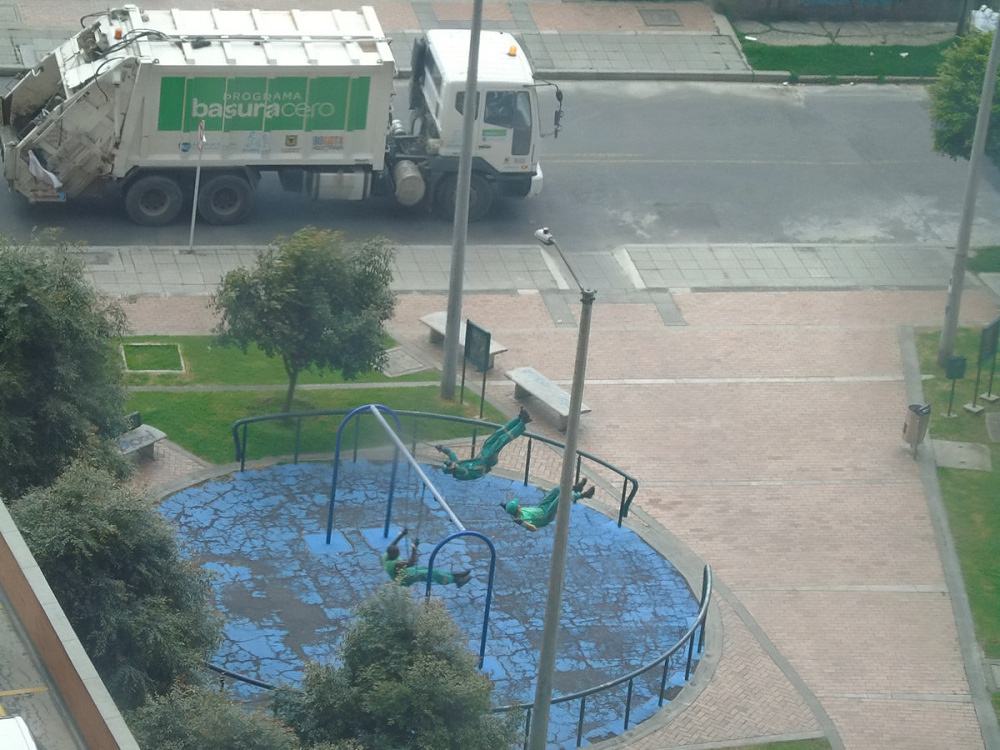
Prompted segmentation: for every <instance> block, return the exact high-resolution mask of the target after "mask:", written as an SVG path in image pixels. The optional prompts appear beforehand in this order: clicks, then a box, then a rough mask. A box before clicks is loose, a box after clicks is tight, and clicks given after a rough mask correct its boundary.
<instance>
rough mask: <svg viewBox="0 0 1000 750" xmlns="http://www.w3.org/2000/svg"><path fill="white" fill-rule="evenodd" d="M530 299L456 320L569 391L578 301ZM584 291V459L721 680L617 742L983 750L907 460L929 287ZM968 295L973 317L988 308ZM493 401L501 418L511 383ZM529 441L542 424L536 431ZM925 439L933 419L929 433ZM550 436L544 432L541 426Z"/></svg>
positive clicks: (407, 323)
mask: <svg viewBox="0 0 1000 750" xmlns="http://www.w3.org/2000/svg"><path fill="white" fill-rule="evenodd" d="M556 293H557V294H562V295H563V298H564V309H563V311H562V313H560V315H561V316H562V317H557V316H556V314H554V312H553V307H552V304H551V303H550V302H548V301H547V300H546V296H547V293H546V292H544V291H542V292H541V293H539V290H537V289H530V290H529V289H524V290H521V291H520V292H515V291H506V292H503V293H472V294H470V295H468V296H467V298H466V306H465V314H467V315H468V316H470V317H472V318H473V319H475V320H477V321H479V322H481V323H482V324H484V325H487V326H488V327H490V328H491V329H492V331H493V333H494V335H496V336H497V337H498V338H500V339H501V340H503V341H504V342H505V344H506V345H507V346H509V347H510V351H509V352H507V353H506V354H504V355H502V357H501V358H500V360H499V361H498V366H499V367H501V368H511V367H516V366H522V365H531V366H535V367H538V368H540V369H541V370H543V371H544V372H545V374H546V375H548V376H550V377H552V378H554V379H556V380H559V381H562V382H567V381H568V380H569V378H570V375H571V367H572V361H573V350H574V346H575V338H576V330H575V327H574V319H575V312H576V309H577V307H576V304H575V303H574V302H573V301H572V300H571V299H569V298H567V297H566V296H565V294H564V293H558V292H556ZM669 296H670V299H671V303H672V304H673V306H674V308H675V309H676V312H677V316H678V319H677V320H675V321H674V322H673V324H670V323H669V322H668V321H667V320H666V319H665V318H664V317H663V314H662V310H660V309H658V307H657V305H656V304H655V303H654V301H652V300H651V299H649V298H648V297H644V296H643V293H642V292H635V293H634V294H633V295H631V296H630V295H619V296H618V297H617V298H616V296H615V295H614V294H608V295H599V297H598V303H597V307H596V310H595V318H594V329H593V334H592V340H591V355H590V363H589V368H588V385H587V394H586V400H587V403H588V404H589V405H590V406H591V407H592V408H593V412H592V413H591V414H589V415H587V417H585V418H584V421H583V431H582V436H581V439H582V443H583V446H584V447H585V448H586V449H588V450H592V451H595V452H597V453H599V454H600V455H602V456H603V457H605V458H607V459H608V460H610V461H612V462H614V463H617V464H619V465H621V466H622V467H623V468H625V469H626V470H628V471H631V472H633V473H635V474H636V475H637V476H639V477H640V480H641V483H642V488H641V491H640V495H639V498H638V500H637V503H636V513H635V517H634V519H633V522H634V523H639V524H648V528H650V529H653V530H654V531H655V532H656V533H662V534H665V535H668V536H671V537H672V538H673V540H674V541H675V543H677V544H678V545H680V546H682V547H683V546H686V547H688V548H690V550H692V551H693V553H694V554H696V555H697V556H698V557H700V558H701V559H703V560H705V561H707V562H709V563H711V564H712V566H713V567H714V569H715V571H716V574H717V576H718V579H717V580H718V583H719V591H720V619H721V631H722V635H721V638H720V639H717V640H716V641H715V642H713V643H711V644H710V649H713V650H714V651H715V652H716V653H715V654H714V656H717V657H718V665H717V668H716V669H715V671H714V673H713V674H711V675H710V676H708V677H705V676H699V678H698V680H699V682H698V684H696V690H695V691H692V695H693V697H688V698H682V700H681V701H678V702H677V703H675V705H674V706H673V707H672V708H671V709H670V711H669V712H668V714H667V716H668V717H669V718H670V721H669V722H665V721H664V720H663V719H659V718H654V719H653V720H651V721H649V722H646V723H644V724H642V725H640V726H639V727H638V728H637V729H635V730H633V732H631V733H630V734H629V735H628V736H627V737H625V738H623V739H621V740H618V741H616V742H615V743H614V744H615V746H618V747H628V748H634V749H638V750H652V749H654V748H655V749H659V748H667V747H691V748H693V747H703V746H719V745H713V744H712V743H722V744H739V743H748V742H755V741H760V740H762V739H764V738H793V737H809V736H818V735H826V736H827V737H829V738H830V739H831V741H832V742H833V745H834V747H835V748H840V747H845V748H852V749H853V748H859V749H860V748H865V749H872V750H893V749H895V748H899V749H900V750H904V749H905V750H921V749H926V750H938V749H939V748H948V750H965V749H966V748H968V749H969V750H972V749H976V750H978V749H980V748H983V747H984V742H983V739H982V735H981V733H980V728H979V724H978V722H977V718H976V706H975V705H974V700H973V698H974V696H973V693H972V691H971V689H970V685H969V682H968V680H967V677H966V672H965V669H964V667H963V660H962V655H961V651H960V644H959V635H958V633H959V629H958V628H957V627H956V621H955V617H954V615H953V612H952V605H951V602H950V598H949V588H948V585H947V575H946V569H945V565H946V564H945V563H942V557H941V554H940V552H939V550H938V547H937V545H936V543H935V536H934V519H933V514H932V512H931V510H929V507H928V501H927V497H926V495H925V490H924V485H923V484H922V483H921V476H920V474H919V472H918V470H917V465H916V464H915V463H914V462H913V460H912V459H911V458H910V457H909V455H908V454H907V453H906V452H905V451H904V450H903V448H902V446H901V444H900V440H899V430H900V423H901V421H902V418H903V412H904V409H905V403H907V383H906V382H905V381H904V366H903V359H902V356H901V353H900V345H899V339H898V329H899V326H901V325H916V326H933V325H938V324H939V323H940V316H941V311H942V310H943V305H944V293H943V291H942V290H909V291H905V290H893V289H874V290H865V291H863V290H845V291H825V292H819V291H810V290H809V289H808V288H807V289H804V290H800V291H770V292H755V291H744V292H726V291H714V292H712V293H699V292H692V291H682V290H674V292H673V293H672V294H671V295H669ZM444 304H445V298H444V296H443V295H442V294H440V293H411V294H403V295H401V296H400V297H399V304H398V309H397V313H396V316H395V319H394V321H393V323H392V326H391V330H392V333H393V335H394V337H395V338H396V339H397V340H398V341H399V342H400V343H401V344H402V345H403V346H404V347H405V348H406V349H407V351H409V352H410V353H411V354H413V355H414V356H416V357H417V358H418V359H420V360H422V361H426V362H436V361H438V359H439V357H440V349H439V348H438V347H437V346H434V345H431V344H430V343H429V342H428V341H427V333H426V329H425V328H424V327H423V326H421V325H420V324H419V322H418V321H419V318H420V316H422V315H424V314H426V313H428V312H432V311H434V310H438V309H443V306H444ZM128 308H129V314H130V318H131V320H132V322H133V325H134V327H135V329H136V330H138V331H148V332H150V333H153V332H156V333H169V332H177V333H191V332H197V331H207V330H209V329H210V327H211V324H212V320H211V316H210V314H209V313H208V310H207V307H206V305H205V300H204V298H202V297H196V296H190V297H176V296H171V297H166V298H153V297H140V298H139V299H138V300H136V301H135V302H133V303H131V304H129V306H128ZM996 310H997V308H996V304H995V298H994V297H993V296H992V295H991V294H990V293H989V292H987V291H986V290H984V289H983V288H982V287H979V288H978V289H976V288H974V289H971V290H970V291H969V292H968V293H967V296H966V299H965V304H964V307H963V315H964V317H965V320H966V322H969V323H973V322H977V323H981V322H985V321H988V320H990V319H992V317H994V316H995V315H996ZM489 397H490V398H491V400H492V401H493V402H494V403H496V404H498V405H499V406H500V407H501V408H502V409H504V410H505V411H507V412H509V413H513V412H514V411H515V410H516V407H517V404H516V402H515V401H514V399H513V391H512V388H511V387H510V384H509V383H507V382H506V381H505V380H503V379H501V378H499V376H497V377H495V378H493V379H491V380H490V382H489ZM533 426H535V427H537V428H538V429H539V430H544V429H545V428H546V424H545V422H544V418H543V417H542V418H539V419H538V420H537V424H536V425H533ZM932 429H933V427H932ZM552 434H553V435H554V434H555V433H554V432H553V433H552Z"/></svg>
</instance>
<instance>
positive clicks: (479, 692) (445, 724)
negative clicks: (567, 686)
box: [274, 584, 516, 750]
mask: <svg viewBox="0 0 1000 750" xmlns="http://www.w3.org/2000/svg"><path fill="white" fill-rule="evenodd" d="M465 640H466V639H465V636H464V635H462V634H461V633H460V631H459V630H458V627H457V626H456V625H455V623H454V622H453V621H452V620H451V618H450V617H449V616H448V613H447V612H446V611H445V609H444V607H443V606H442V605H441V603H440V602H438V601H436V600H432V601H431V602H430V603H427V604H425V603H424V602H422V601H420V602H418V601H415V600H414V599H413V597H412V596H411V595H410V593H409V592H408V590H407V589H405V588H403V587H401V586H397V585H393V584H388V585H386V586H384V587H383V588H381V589H380V590H379V591H378V592H377V593H376V594H375V596H373V597H372V598H371V599H369V600H367V601H366V602H364V603H363V604H362V605H361V606H360V607H359V609H358V614H357V621H356V622H355V623H354V625H353V626H352V628H351V630H350V632H349V633H348V634H347V636H346V638H345V640H344V644H343V647H342V649H341V663H342V666H340V667H337V668H334V667H328V666H318V665H310V666H309V668H308V669H307V671H306V678H305V681H304V684H303V690H302V691H293V690H282V691H280V692H279V693H278V694H277V695H276V696H275V702H274V709H275V712H276V714H277V715H278V717H279V718H280V719H281V720H282V721H284V722H285V723H286V724H288V725H289V726H291V727H292V728H293V729H295V731H296V733H297V734H298V735H299V737H300V738H301V739H302V740H303V743H304V744H305V745H306V746H309V745H311V744H315V743H319V742H336V741H338V740H342V739H345V738H354V739H355V740H357V742H359V743H360V745H361V747H362V748H364V750H383V749H384V748H390V747H391V748H397V749H398V750H508V748H509V747H510V745H511V742H512V741H513V736H514V724H513V722H514V721H515V720H516V717H499V716H496V715H494V714H491V713H490V692H491V690H492V685H491V683H490V681H489V680H488V679H487V678H486V677H485V676H484V675H482V674H480V673H479V672H478V671H477V670H476V661H475V657H474V656H473V654H472V653H470V652H469V651H468V649H467V648H466V646H465Z"/></svg>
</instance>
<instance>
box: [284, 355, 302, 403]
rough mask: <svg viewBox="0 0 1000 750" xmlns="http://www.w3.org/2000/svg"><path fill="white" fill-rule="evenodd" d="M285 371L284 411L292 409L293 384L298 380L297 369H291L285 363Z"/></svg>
mask: <svg viewBox="0 0 1000 750" xmlns="http://www.w3.org/2000/svg"><path fill="white" fill-rule="evenodd" d="M285 372H287V373H288V391H287V392H286V393H285V409H284V411H285V413H288V412H290V411H291V410H292V398H294V396H295V384H296V383H297V382H298V380H299V371H298V370H293V369H292V368H291V367H289V366H288V365H285Z"/></svg>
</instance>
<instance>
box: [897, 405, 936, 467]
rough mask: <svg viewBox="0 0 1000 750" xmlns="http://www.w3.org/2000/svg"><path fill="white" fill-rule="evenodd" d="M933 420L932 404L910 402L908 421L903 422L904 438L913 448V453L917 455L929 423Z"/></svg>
mask: <svg viewBox="0 0 1000 750" xmlns="http://www.w3.org/2000/svg"><path fill="white" fill-rule="evenodd" d="M930 421H931V405H930V404H910V406H909V408H908V409H907V410H906V421H905V422H903V440H905V441H906V442H907V443H909V444H910V447H911V448H913V455H914V456H916V455H917V446H918V445H920V444H921V443H922V442H923V441H924V438H925V437H926V436H927V425H928V424H930Z"/></svg>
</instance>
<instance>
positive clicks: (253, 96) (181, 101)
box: [157, 76, 371, 133]
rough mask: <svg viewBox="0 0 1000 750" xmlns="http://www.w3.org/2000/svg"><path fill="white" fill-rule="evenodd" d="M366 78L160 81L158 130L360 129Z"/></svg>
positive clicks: (178, 78)
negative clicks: (202, 127)
mask: <svg viewBox="0 0 1000 750" xmlns="http://www.w3.org/2000/svg"><path fill="white" fill-rule="evenodd" d="M370 88H371V79H370V78H368V77H361V78H350V77H348V76H327V77H323V76H321V77H318V78H306V77H305V76H276V77H272V78H266V77H263V76H260V77H257V76H254V77H235V78H222V77H218V78H216V77H199V78H184V77H182V76H165V77H164V78H162V79H161V80H160V110H159V115H158V117H157V128H158V129H159V130H160V131H173V132H176V131H181V132H188V133H189V132H193V131H195V130H197V129H198V123H199V122H200V121H202V120H204V121H205V130H213V131H226V132H232V131H247V130H264V131H273V130H305V131H315V130H347V131H353V130H364V129H365V127H366V126H367V124H368V93H369V90H370Z"/></svg>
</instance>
